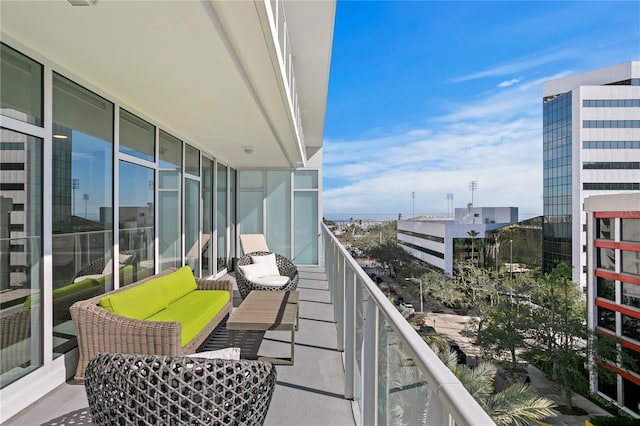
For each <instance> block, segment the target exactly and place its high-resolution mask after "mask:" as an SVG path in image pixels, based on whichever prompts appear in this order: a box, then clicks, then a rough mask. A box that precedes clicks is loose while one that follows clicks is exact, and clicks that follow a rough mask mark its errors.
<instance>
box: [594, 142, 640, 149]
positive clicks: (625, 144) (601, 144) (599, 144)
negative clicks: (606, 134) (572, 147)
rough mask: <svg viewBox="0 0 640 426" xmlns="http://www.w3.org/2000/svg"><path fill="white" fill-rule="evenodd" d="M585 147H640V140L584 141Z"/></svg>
mask: <svg viewBox="0 0 640 426" xmlns="http://www.w3.org/2000/svg"><path fill="white" fill-rule="evenodd" d="M582 148H583V149H640V141H583V142H582Z"/></svg>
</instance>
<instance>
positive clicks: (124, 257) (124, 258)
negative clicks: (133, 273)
mask: <svg viewBox="0 0 640 426" xmlns="http://www.w3.org/2000/svg"><path fill="white" fill-rule="evenodd" d="M131 257H133V255H132V254H122V253H120V260H119V261H120V267H122V265H123V264H127V262H129V260H131Z"/></svg>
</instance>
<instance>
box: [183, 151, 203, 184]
mask: <svg viewBox="0 0 640 426" xmlns="http://www.w3.org/2000/svg"><path fill="white" fill-rule="evenodd" d="M184 167H185V170H184V172H185V173H188V174H190V175H193V176H200V151H198V150H197V149H196V148H194V147H192V146H191V145H189V144H185V146H184Z"/></svg>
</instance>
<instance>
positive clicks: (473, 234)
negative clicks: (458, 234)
mask: <svg viewBox="0 0 640 426" xmlns="http://www.w3.org/2000/svg"><path fill="white" fill-rule="evenodd" d="M467 235H469V236H470V237H471V262H472V263H475V261H474V260H473V258H474V247H473V246H474V241H475V239H476V237H477V236H478V235H480V233H479V232H478V231H475V230H473V229H472V230H471V231H469V232H467Z"/></svg>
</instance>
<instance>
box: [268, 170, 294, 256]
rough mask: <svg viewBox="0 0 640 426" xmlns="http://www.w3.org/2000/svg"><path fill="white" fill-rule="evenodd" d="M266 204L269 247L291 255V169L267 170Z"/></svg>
mask: <svg viewBox="0 0 640 426" xmlns="http://www.w3.org/2000/svg"><path fill="white" fill-rule="evenodd" d="M266 206H267V208H266V215H265V216H266V219H267V225H266V229H267V232H268V234H267V241H268V242H269V249H270V250H272V251H274V252H276V253H280V254H282V255H284V256H285V257H289V256H290V253H291V172H290V171H288V170H286V171H280V170H269V171H267V197H266Z"/></svg>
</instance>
